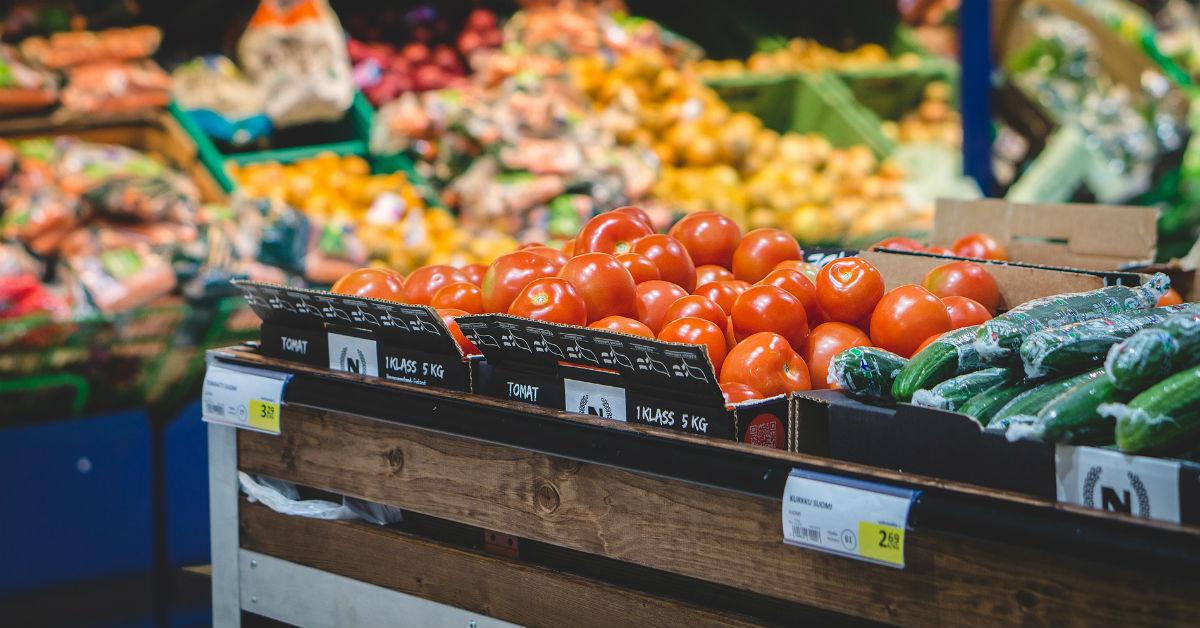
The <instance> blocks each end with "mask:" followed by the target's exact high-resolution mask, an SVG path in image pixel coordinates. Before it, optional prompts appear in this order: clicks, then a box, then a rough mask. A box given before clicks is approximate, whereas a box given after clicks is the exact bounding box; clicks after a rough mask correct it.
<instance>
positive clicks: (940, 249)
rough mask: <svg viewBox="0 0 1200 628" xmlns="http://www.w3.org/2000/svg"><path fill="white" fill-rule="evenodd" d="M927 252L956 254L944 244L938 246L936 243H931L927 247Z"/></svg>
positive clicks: (931, 253) (932, 253)
mask: <svg viewBox="0 0 1200 628" xmlns="http://www.w3.org/2000/svg"><path fill="white" fill-rule="evenodd" d="M925 252H926V253H928V254H930V255H943V256H944V255H954V251H951V250H950V249H948V248H946V247H944V246H938V245H936V244H931V245H929V246H927V247H925Z"/></svg>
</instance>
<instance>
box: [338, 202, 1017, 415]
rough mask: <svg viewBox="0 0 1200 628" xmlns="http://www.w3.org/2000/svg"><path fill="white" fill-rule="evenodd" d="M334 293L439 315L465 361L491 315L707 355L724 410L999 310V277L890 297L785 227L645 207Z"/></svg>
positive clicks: (865, 272)
mask: <svg viewBox="0 0 1200 628" xmlns="http://www.w3.org/2000/svg"><path fill="white" fill-rule="evenodd" d="M332 290H333V291H334V292H337V293H341V294H349V295H356V296H365V297H373V298H378V299H386V300H392V301H398V302H403V303H414V304H421V305H429V306H432V307H434V308H436V309H437V310H438V312H439V313H441V315H442V318H443V319H444V320H445V321H446V323H447V325H448V326H449V327H450V329H451V331H452V332H453V333H454V335H455V337H456V339H457V340H458V342H459V345H460V346H461V347H462V348H463V350H464V351H465V352H468V353H477V352H478V350H477V349H476V348H475V347H474V345H472V344H471V342H470V341H469V340H468V339H466V338H465V337H463V335H462V333H461V331H460V330H459V329H458V326H457V324H456V323H455V322H454V320H455V318H456V317H458V316H464V315H467V314H482V313H489V312H490V313H507V314H512V315H515V316H523V317H526V318H530V319H535V320H542V321H549V322H554V323H562V324H567V325H580V326H584V325H586V326H588V327H592V328H597V329H605V330H609V331H615V332H621V333H626V334H632V335H636V336H643V337H646V338H657V339H659V340H663V341H669V342H683V343H689V344H696V345H703V346H704V347H705V348H706V350H707V353H708V357H709V359H710V360H711V361H712V364H713V368H714V372H716V373H718V374H719V380H720V384H721V390H722V392H723V393H724V394H725V399H726V402H727V403H737V402H739V401H745V400H749V399H759V398H764V397H770V396H774V395H778V394H786V393H789V392H793V391H797V390H808V389H810V388H813V387H817V388H827V387H829V386H830V384H829V383H828V381H827V379H828V378H827V371H828V367H829V361H830V359H832V358H833V356H834V355H836V354H838V353H839V352H841V351H842V350H844V349H847V348H849V347H854V346H867V345H875V346H879V347H882V348H884V349H887V350H889V351H892V352H894V353H897V354H900V355H902V356H906V357H907V356H910V355H912V354H913V353H915V352H916V351H917V349H918V348H919V347H920V346H921V345H922V344H923V343H924V342H925V341H926V340H927V339H932V338H933V337H936V336H938V335H940V334H942V333H944V332H946V331H949V330H950V329H953V328H957V327H961V326H965V325H973V324H976V323H979V322H982V321H983V320H987V319H988V318H990V317H991V315H992V314H993V313H994V312H995V309H996V305H997V303H998V301H999V292H998V291H997V287H996V282H995V279H993V278H992V276H991V274H990V273H988V271H987V270H986V269H984V268H983V267H982V266H980V265H979V264H975V263H973V262H966V261H959V262H951V263H948V264H945V265H942V266H940V267H938V268H935V269H934V270H932V271H931V272H930V273H929V274H928V276H926V277H925V281H924V282H923V285H922V286H917V285H904V286H900V287H897V288H894V289H892V290H890V291H886V292H885V290H884V284H883V278H882V276H881V275H880V273H879V270H878V269H876V268H875V267H874V266H872V265H871V264H870V263H868V262H867V261H866V260H864V259H861V258H858V257H846V258H841V259H837V260H834V261H832V262H830V263H828V264H826V265H825V266H824V267H822V268H817V267H816V266H814V265H812V264H810V263H807V262H804V261H803V251H802V250H801V249H800V245H799V244H797V242H796V240H795V239H794V238H793V237H792V236H790V235H788V234H787V233H785V232H783V231H781V230H778V229H755V230H753V231H750V232H748V233H745V234H743V233H742V232H741V229H740V228H739V227H738V226H737V224H735V223H734V222H733V221H732V220H730V219H728V218H726V217H725V216H722V215H720V214H717V213H714V212H699V213H695V214H690V215H688V216H686V217H684V218H682V219H681V220H679V221H678V222H677V223H675V225H674V226H672V227H671V229H670V230H669V232H668V233H665V234H664V233H655V232H654V229H653V227H652V226H651V223H650V220H649V218H648V217H647V216H646V214H645V213H644V212H643V211H642V210H640V209H638V208H636V207H622V208H619V209H615V210H613V211H610V212H607V213H604V214H600V215H599V216H596V217H595V218H593V219H591V220H590V221H589V222H588V223H587V224H586V225H584V227H583V229H582V230H580V232H579V234H578V235H577V236H576V238H575V239H574V240H570V241H568V242H566V243H565V244H564V245H563V246H562V247H560V248H553V247H549V246H545V245H542V244H532V245H526V246H524V247H522V248H520V249H518V250H516V251H513V252H511V253H508V254H506V255H502V256H500V257H499V258H497V259H496V260H495V261H494V262H493V263H492V264H491V265H488V266H485V265H482V264H472V265H469V266H465V267H463V268H454V267H451V266H440V265H439V266H424V267H422V268H419V269H417V270H415V271H413V272H412V273H411V274H410V275H409V276H408V277H407V278H406V277H404V276H402V275H400V273H397V272H395V271H392V270H389V269H385V268H365V269H361V270H357V271H354V272H352V273H350V274H348V275H346V276H345V277H343V278H341V279H340V280H339V281H338V282H337V283H336V284H334V286H333V289H332Z"/></svg>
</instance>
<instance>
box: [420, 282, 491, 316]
mask: <svg viewBox="0 0 1200 628" xmlns="http://www.w3.org/2000/svg"><path fill="white" fill-rule="evenodd" d="M429 305H431V306H433V307H436V308H438V309H443V308H450V309H455V310H463V311H465V312H467V313H468V314H483V293H482V292H481V291H480V290H479V286H477V285H475V284H473V283H471V282H469V281H458V282H455V283H452V284H446V285H444V286H442V287H441V288H440V289H438V291H437V292H435V293H434V294H433V298H432V299H430V300H429Z"/></svg>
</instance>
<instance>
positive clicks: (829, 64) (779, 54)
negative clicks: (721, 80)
mask: <svg viewBox="0 0 1200 628" xmlns="http://www.w3.org/2000/svg"><path fill="white" fill-rule="evenodd" d="M773 43H774V46H773V48H774V49H773V50H762V51H759V52H755V53H754V54H752V55H750V57H749V58H748V59H746V60H745V61H741V60H738V59H725V60H720V61H718V60H705V61H701V62H699V63H698V64H697V70H699V72H700V73H701V74H704V75H706V76H729V75H738V74H742V73H745V72H763V73H771V72H811V71H815V70H833V69H850V68H861V67H870V66H880V65H884V64H889V63H894V64H896V65H897V66H899V67H914V66H916V65H917V64H918V63H920V60H921V59H920V57H919V56H918V55H916V54H914V53H911V52H908V53H904V54H901V55H899V56H897V57H895V58H893V57H892V56H891V55H890V54H889V53H888V51H887V49H885V48H884V47H883V46H880V45H879V44H863V45H861V46H859V47H857V48H855V49H853V50H849V51H846V52H842V51H839V50H835V49H833V48H830V47H828V46H824V45H822V44H821V43H820V42H818V41H816V40H812V39H803V38H800V37H795V38H792V39H790V40H788V41H786V42H773Z"/></svg>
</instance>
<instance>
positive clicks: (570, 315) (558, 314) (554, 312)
mask: <svg viewBox="0 0 1200 628" xmlns="http://www.w3.org/2000/svg"><path fill="white" fill-rule="evenodd" d="M508 313H509V314H512V315H513V316H524V317H525V318H532V319H534V320H539V321H547V322H551V323H562V324H564V325H583V324H585V323H587V304H585V303H584V302H583V297H581V296H579V293H578V292H576V290H575V286H572V285H571V282H569V281H567V280H566V279H562V278H559V277H543V278H541V279H534V280H533V281H531V282H529V283H528V284H527V285H526V286H525V287H524V288H523V289H522V290H521V292H520V293H519V294H517V298H516V299H513V302H512V305H511V306H509V308H508Z"/></svg>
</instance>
